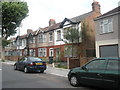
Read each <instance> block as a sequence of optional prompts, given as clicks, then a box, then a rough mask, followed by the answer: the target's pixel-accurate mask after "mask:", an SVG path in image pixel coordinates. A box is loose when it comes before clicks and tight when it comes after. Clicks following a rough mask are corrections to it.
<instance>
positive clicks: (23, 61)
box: [20, 57, 27, 70]
mask: <svg viewBox="0 0 120 90" xmlns="http://www.w3.org/2000/svg"><path fill="white" fill-rule="evenodd" d="M26 63H27V57H24V58H23V59H22V61H21V62H20V67H21V69H22V70H24V67H25V65H26Z"/></svg>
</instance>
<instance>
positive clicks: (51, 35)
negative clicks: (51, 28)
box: [49, 32, 53, 41]
mask: <svg viewBox="0 0 120 90" xmlns="http://www.w3.org/2000/svg"><path fill="white" fill-rule="evenodd" d="M52 40H53V34H52V32H51V33H49V41H52Z"/></svg>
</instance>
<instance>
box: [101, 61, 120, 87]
mask: <svg viewBox="0 0 120 90" xmlns="http://www.w3.org/2000/svg"><path fill="white" fill-rule="evenodd" d="M119 66H120V60H118V59H109V60H108V63H107V67H106V71H105V73H104V74H103V77H104V78H103V80H104V82H103V83H104V87H106V88H115V87H118V86H119V83H120V81H119V80H120V73H119V72H120V68H119Z"/></svg>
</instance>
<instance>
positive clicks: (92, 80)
mask: <svg viewBox="0 0 120 90" xmlns="http://www.w3.org/2000/svg"><path fill="white" fill-rule="evenodd" d="M105 63H106V60H105V59H96V60H93V61H91V62H89V63H88V64H86V65H85V66H84V68H86V69H84V68H83V69H84V70H83V72H82V73H81V74H80V78H81V83H83V84H86V85H92V86H102V80H103V77H102V73H104V72H105Z"/></svg>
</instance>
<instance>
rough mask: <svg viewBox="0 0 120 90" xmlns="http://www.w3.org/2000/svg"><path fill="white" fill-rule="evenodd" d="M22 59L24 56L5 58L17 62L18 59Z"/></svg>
mask: <svg viewBox="0 0 120 90" xmlns="http://www.w3.org/2000/svg"><path fill="white" fill-rule="evenodd" d="M20 58H22V56H20V57H19V56H5V60H11V61H17V60H18V59H20Z"/></svg>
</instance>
